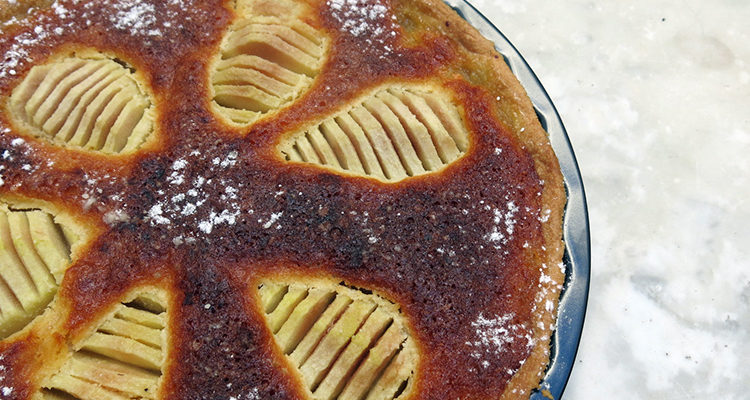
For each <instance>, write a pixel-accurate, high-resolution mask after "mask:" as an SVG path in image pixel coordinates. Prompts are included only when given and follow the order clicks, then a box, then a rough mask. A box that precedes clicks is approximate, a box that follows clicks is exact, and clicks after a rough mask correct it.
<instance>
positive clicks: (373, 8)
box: [326, 0, 398, 58]
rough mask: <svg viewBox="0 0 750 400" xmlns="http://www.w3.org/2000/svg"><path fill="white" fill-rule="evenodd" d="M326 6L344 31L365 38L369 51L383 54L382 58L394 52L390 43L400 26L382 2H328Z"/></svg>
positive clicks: (338, 0) (353, 0) (357, 0)
mask: <svg viewBox="0 0 750 400" xmlns="http://www.w3.org/2000/svg"><path fill="white" fill-rule="evenodd" d="M326 4H327V5H328V7H329V9H330V11H331V16H333V18H334V19H335V20H336V21H338V22H339V23H340V24H341V28H342V29H343V31H344V32H346V33H348V34H350V35H352V36H354V37H358V38H363V39H364V42H365V43H366V44H367V45H368V50H375V51H378V52H380V53H382V54H381V55H380V57H381V58H382V57H385V56H387V55H389V54H391V53H392V52H393V46H392V45H391V44H390V43H391V40H392V39H393V38H394V37H395V36H396V35H397V33H396V32H397V31H398V25H397V24H396V22H395V17H394V16H391V15H390V14H389V13H388V8H387V7H386V6H385V5H383V4H382V3H381V2H380V0H328V1H327V2H326Z"/></svg>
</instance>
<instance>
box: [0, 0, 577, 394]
mask: <svg viewBox="0 0 750 400" xmlns="http://www.w3.org/2000/svg"><path fill="white" fill-rule="evenodd" d="M0 17H2V18H3V19H4V20H5V21H6V22H5V23H4V24H3V25H2V31H1V33H0V54H2V57H0V398H9V399H30V398H33V399H86V400H87V399H121V398H122V399H132V398H141V399H235V400H237V399H371V400H385V399H396V398H398V399H447V398H474V399H496V398H504V399H510V398H528V397H529V395H530V393H531V391H532V390H534V389H536V388H537V386H538V384H539V381H540V378H541V376H542V374H543V372H544V370H545V367H546V365H547V364H548V362H549V357H550V337H551V335H552V333H553V331H554V324H555V315H556V307H557V299H558V297H559V294H560V291H561V289H562V283H563V281H564V275H565V272H564V269H563V267H562V265H563V264H562V253H563V245H562V242H561V239H562V233H561V232H562V212H563V207H564V204H565V193H564V188H563V181H562V176H561V173H560V168H559V165H558V163H557V159H556V158H555V155H554V153H553V151H552V148H551V146H550V144H549V140H548V138H547V136H546V133H545V132H544V130H543V129H542V127H541V125H540V123H539V121H538V120H537V117H536V114H535V112H534V109H533V107H532V105H531V103H530V101H529V99H528V97H527V96H526V94H525V92H524V91H523V89H522V87H521V86H520V84H519V83H518V81H517V80H516V79H515V77H514V76H513V75H512V73H511V72H510V70H509V69H508V67H507V66H506V65H505V63H504V61H503V58H502V57H501V56H500V55H499V54H498V53H497V52H496V51H495V50H494V48H493V46H492V44H491V43H489V42H488V41H486V40H485V39H483V38H482V37H481V36H480V35H479V33H478V32H476V30H474V29H473V28H472V27H471V26H469V25H468V24H467V23H466V22H464V21H463V20H462V19H460V18H459V17H458V15H456V14H455V13H454V12H453V11H452V10H451V9H450V8H449V7H448V6H447V5H445V4H444V3H442V2H441V1H437V0H418V1H411V0H410V1H406V0H328V1H314V0H281V1H277V0H273V1H272V0H236V1H218V0H164V1H148V0H97V1H82V0H70V1H64V0H58V1H55V2H54V3H53V2H51V1H37V2H30V1H25V2H24V1H19V2H5V3H0Z"/></svg>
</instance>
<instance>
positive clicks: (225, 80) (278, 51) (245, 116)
mask: <svg viewBox="0 0 750 400" xmlns="http://www.w3.org/2000/svg"><path fill="white" fill-rule="evenodd" d="M325 48H326V43H325V39H323V35H322V34H321V33H320V32H318V31H317V30H315V29H314V28H312V27H311V26H309V25H308V24H306V23H304V22H302V21H301V20H299V19H297V18H296V17H288V16H287V17H280V16H252V17H246V18H244V17H243V18H240V19H239V20H238V21H237V22H236V23H235V24H234V25H232V27H231V28H230V30H229V33H228V35H227V37H226V38H225V39H224V42H223V44H222V47H221V58H220V59H219V60H218V61H217V62H216V64H215V67H214V68H215V70H214V71H213V73H212V76H211V83H212V89H213V107H214V109H215V110H217V111H218V113H219V114H220V115H222V116H223V117H225V118H226V119H228V120H230V121H232V122H234V123H238V124H248V123H251V122H253V121H255V120H257V119H258V118H260V117H261V116H263V115H264V114H266V113H269V112H271V111H273V110H278V109H280V108H282V107H284V106H286V105H288V104H290V103H292V102H293V101H294V100H295V99H296V98H298V97H299V96H300V95H301V94H302V92H303V91H305V90H306V89H307V88H309V87H310V85H311V84H312V81H313V79H314V78H315V76H316V75H317V74H318V72H319V71H320V67H321V65H322V63H323V57H324V55H325Z"/></svg>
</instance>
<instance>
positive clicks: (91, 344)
mask: <svg viewBox="0 0 750 400" xmlns="http://www.w3.org/2000/svg"><path fill="white" fill-rule="evenodd" d="M166 304H167V302H166V299H165V297H164V296H163V294H162V293H158V292H157V293H150V292H149V293H141V294H139V295H138V296H136V297H135V298H134V299H133V300H132V301H130V302H127V303H123V304H118V305H117V307H116V308H115V310H114V312H113V313H111V314H110V315H109V316H108V317H107V318H106V319H105V320H104V321H103V322H102V323H101V324H100V325H99V326H98V327H97V328H96V331H94V332H93V333H92V334H91V335H90V336H89V337H88V338H86V339H85V340H84V341H83V342H82V343H80V344H79V345H77V346H76V351H74V352H72V353H71V354H70V355H69V356H68V358H67V360H66V361H65V363H64V364H63V365H62V367H61V368H60V369H59V370H58V371H57V372H55V373H54V374H53V375H52V376H50V377H49V378H47V379H46V380H44V381H43V382H42V387H43V389H42V392H41V398H43V399H69V400H70V399H79V400H126V399H156V398H157V394H158V388H159V379H160V378H161V375H162V368H163V363H164V359H165V353H166V351H165V347H166V335H167V333H166V324H167V308H166Z"/></svg>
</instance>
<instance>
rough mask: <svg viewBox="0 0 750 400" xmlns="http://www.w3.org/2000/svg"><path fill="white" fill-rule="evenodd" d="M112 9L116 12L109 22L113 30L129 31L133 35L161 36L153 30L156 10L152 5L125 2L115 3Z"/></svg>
mask: <svg viewBox="0 0 750 400" xmlns="http://www.w3.org/2000/svg"><path fill="white" fill-rule="evenodd" d="M114 7H115V10H117V11H116V12H115V13H114V14H113V15H112V19H111V20H112V23H113V24H114V26H115V28H117V29H122V30H127V31H130V33H131V34H133V35H137V34H146V35H150V36H157V35H160V34H161V32H160V31H159V30H158V29H156V28H155V25H156V9H155V8H154V6H153V4H148V3H144V2H142V1H139V0H125V1H120V2H118V3H115V5H114Z"/></svg>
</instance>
